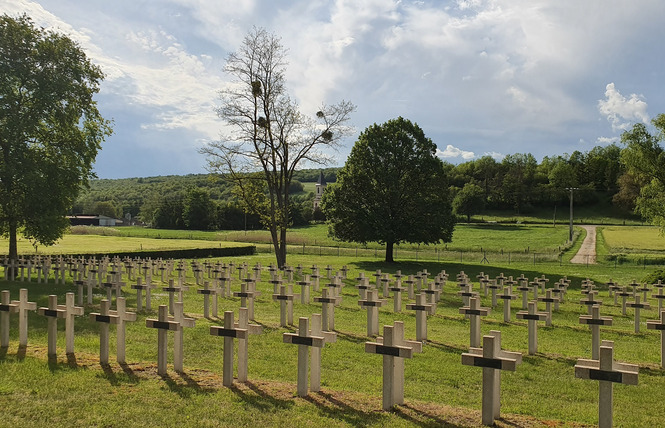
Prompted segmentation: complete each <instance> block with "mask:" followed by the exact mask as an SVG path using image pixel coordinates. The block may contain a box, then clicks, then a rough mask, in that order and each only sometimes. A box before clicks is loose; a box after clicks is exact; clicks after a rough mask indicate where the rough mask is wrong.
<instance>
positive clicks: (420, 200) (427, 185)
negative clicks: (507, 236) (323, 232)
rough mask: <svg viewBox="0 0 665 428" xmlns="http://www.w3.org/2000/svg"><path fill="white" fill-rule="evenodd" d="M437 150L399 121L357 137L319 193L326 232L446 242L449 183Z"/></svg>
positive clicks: (389, 256) (360, 238) (389, 245)
mask: <svg viewBox="0 0 665 428" xmlns="http://www.w3.org/2000/svg"><path fill="white" fill-rule="evenodd" d="M435 154H436V145H435V144H434V143H433V142H432V140H430V139H429V138H427V137H426V136H425V133H424V132H423V130H422V129H421V128H420V127H419V126H418V125H417V124H414V123H412V122H411V121H409V120H407V119H404V118H402V117H399V118H397V119H393V120H390V121H388V122H386V123H384V124H382V125H376V124H374V125H372V126H370V127H368V128H367V129H365V131H363V133H361V134H360V136H359V137H358V141H356V143H355V145H354V146H353V149H352V150H351V154H350V155H349V157H348V159H347V161H346V164H345V165H344V167H343V168H342V169H341V170H340V171H339V172H338V174H337V182H336V183H335V184H332V185H329V186H328V189H327V190H326V191H325V193H324V194H323V200H322V210H323V212H324V213H325V215H326V217H327V219H328V221H329V225H330V233H331V234H332V235H333V236H334V237H336V238H338V239H341V240H344V241H352V242H360V243H366V242H370V241H378V242H380V243H385V244H386V257H385V259H386V261H387V262H392V261H394V257H393V247H394V245H395V244H399V243H400V242H410V243H418V242H421V243H425V244H428V243H436V242H440V241H444V242H450V240H451V239H452V232H453V227H454V217H453V215H452V211H451V206H450V201H449V196H448V181H447V177H446V174H445V170H444V166H443V162H442V161H441V160H440V159H439V158H437V157H436V155H435Z"/></svg>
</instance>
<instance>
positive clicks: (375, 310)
mask: <svg viewBox="0 0 665 428" xmlns="http://www.w3.org/2000/svg"><path fill="white" fill-rule="evenodd" d="M366 296H367V298H366V299H365V300H359V301H358V305H360V307H361V308H363V309H367V336H370V337H371V336H377V335H378V334H379V307H381V306H383V305H384V303H386V301H385V300H381V299H379V298H378V291H377V290H374V289H371V290H367V293H366Z"/></svg>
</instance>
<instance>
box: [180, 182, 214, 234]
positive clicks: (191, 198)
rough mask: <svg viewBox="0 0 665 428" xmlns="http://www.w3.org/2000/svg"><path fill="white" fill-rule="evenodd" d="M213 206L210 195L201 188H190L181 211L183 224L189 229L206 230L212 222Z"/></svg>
mask: <svg viewBox="0 0 665 428" xmlns="http://www.w3.org/2000/svg"><path fill="white" fill-rule="evenodd" d="M214 212H215V207H214V205H213V203H212V201H211V200H210V195H209V194H208V192H206V191H205V190H203V189H191V190H190V191H189V192H188V193H187V198H186V200H185V206H184V209H183V212H182V215H183V219H184V223H185V226H186V227H187V229H189V230H208V229H210V227H211V226H212V225H213V222H214Z"/></svg>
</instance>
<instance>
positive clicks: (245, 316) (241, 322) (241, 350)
mask: <svg viewBox="0 0 665 428" xmlns="http://www.w3.org/2000/svg"><path fill="white" fill-rule="evenodd" d="M233 327H234V328H241V329H245V330H247V332H248V333H249V334H250V335H252V334H261V333H263V327H262V326H260V325H259V324H250V323H249V311H248V309H247V308H239V309H238V321H237V322H236V323H234V324H233ZM248 343H249V339H248V338H245V339H238V382H247V371H248V370H247V361H248V353H247V348H248Z"/></svg>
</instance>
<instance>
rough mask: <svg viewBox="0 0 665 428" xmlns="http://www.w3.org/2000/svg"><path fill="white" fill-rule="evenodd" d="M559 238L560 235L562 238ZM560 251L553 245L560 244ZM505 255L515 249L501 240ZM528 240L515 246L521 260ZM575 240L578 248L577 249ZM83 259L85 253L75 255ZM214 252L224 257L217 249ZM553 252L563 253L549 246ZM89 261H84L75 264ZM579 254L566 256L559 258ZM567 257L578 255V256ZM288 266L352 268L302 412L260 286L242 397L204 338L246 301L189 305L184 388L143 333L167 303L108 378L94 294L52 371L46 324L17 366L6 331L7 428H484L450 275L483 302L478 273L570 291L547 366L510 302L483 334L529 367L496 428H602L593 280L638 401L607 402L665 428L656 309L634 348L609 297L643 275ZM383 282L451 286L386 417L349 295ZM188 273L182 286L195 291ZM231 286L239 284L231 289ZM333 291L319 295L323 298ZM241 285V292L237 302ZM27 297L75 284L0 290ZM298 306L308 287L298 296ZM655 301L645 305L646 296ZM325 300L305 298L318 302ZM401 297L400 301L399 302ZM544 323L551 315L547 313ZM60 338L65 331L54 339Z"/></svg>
mask: <svg viewBox="0 0 665 428" xmlns="http://www.w3.org/2000/svg"><path fill="white" fill-rule="evenodd" d="M560 229H563V228H560ZM556 239H557V240H558V238H556ZM506 241H507V242H511V241H512V240H511V239H508V240H506ZM518 242H521V243H523V242H524V241H523V238H517V239H515V245H517V243H518ZM580 242H581V239H578V240H577V243H576V246H579V243H580ZM79 245H81V244H79ZM215 245H219V243H215ZM554 245H558V241H554V242H553V243H551V244H550V246H554ZM85 249H86V248H82V247H79V251H80V252H86V251H83V250H85ZM574 252H575V247H573V248H571V249H570V250H568V251H567V253H566V257H568V258H569V257H570V256H571V255H572V254H574ZM571 253H572V254H571ZM230 260H234V261H235V262H242V261H246V262H248V263H249V264H250V266H252V265H254V264H255V263H257V262H260V263H261V264H262V265H263V266H268V265H269V264H270V263H271V262H273V257H272V256H271V255H268V254H259V255H256V256H250V257H236V258H231V259H229V258H225V259H222V260H221V261H222V262H228V261H230ZM289 263H290V264H291V265H293V266H295V265H297V264H302V265H303V266H304V267H305V271H306V272H309V269H308V268H309V267H310V266H311V265H312V264H313V263H315V264H317V265H318V266H319V268H320V269H321V270H322V273H323V274H324V275H325V270H324V268H325V267H326V266H327V265H331V266H332V267H333V269H334V271H337V270H339V269H340V268H341V267H342V266H343V265H346V266H348V267H349V269H350V270H349V273H348V278H349V279H347V280H346V281H344V284H345V286H344V288H342V296H343V301H342V303H341V305H340V306H338V307H336V308H335V310H334V312H335V330H336V331H337V333H338V338H337V342H335V343H330V344H326V345H325V347H324V348H323V349H322V376H321V379H322V390H321V392H319V393H310V394H309V395H308V396H307V397H305V398H297V397H296V370H297V368H296V367H297V363H296V355H297V351H296V349H295V347H293V346H292V345H288V344H284V343H283V341H282V334H283V333H285V332H294V331H295V328H294V327H293V326H289V327H280V326H279V325H280V309H279V303H278V302H275V301H273V299H272V298H271V295H272V293H273V286H272V284H269V283H268V282H267V280H268V278H269V277H268V274H267V272H265V271H264V272H263V274H262V281H261V282H259V283H258V284H257V289H258V290H259V291H261V292H262V295H261V296H259V297H258V298H257V300H256V305H255V311H256V316H255V319H256V322H257V323H259V324H261V325H262V326H263V334H259V335H252V336H251V337H250V339H249V375H248V378H249V382H248V383H246V384H243V383H238V382H236V383H235V384H234V386H233V387H231V388H226V387H223V386H222V348H223V345H222V343H223V341H222V340H221V339H220V338H215V337H212V336H210V334H209V327H210V326H214V325H222V323H223V312H224V311H225V310H232V311H234V312H235V314H236V317H237V314H238V308H239V306H240V299H239V298H235V297H233V298H220V300H219V310H218V314H219V316H220V318H210V319H205V318H204V317H203V297H202V295H201V294H197V290H196V287H191V288H190V290H189V291H186V292H185V293H184V307H185V313H186V314H187V315H188V316H190V317H193V318H195V319H196V326H195V327H194V328H188V329H186V330H185V332H184V373H177V372H175V371H174V370H173V366H172V363H173V361H172V357H173V355H172V341H173V338H172V337H170V338H169V370H168V373H167V375H165V376H159V375H158V374H157V334H156V332H155V331H154V330H152V329H148V328H146V327H145V319H146V318H154V317H155V314H156V308H157V306H158V305H160V304H168V293H166V292H162V291H160V289H156V290H155V291H153V294H152V296H153V310H152V312H150V313H148V312H145V311H143V312H139V313H138V319H137V321H136V322H130V323H127V334H126V337H127V344H126V352H127V355H126V361H127V363H126V364H122V365H119V364H117V363H116V361H115V340H114V339H115V327H113V326H112V327H111V341H110V342H111V345H110V346H111V352H110V353H111V358H110V365H108V366H102V365H100V363H99V325H98V324H97V323H95V322H94V321H90V320H89V319H88V317H87V314H88V313H91V312H98V311H99V305H100V301H101V299H103V298H105V293H104V292H103V291H101V290H96V292H95V293H96V294H95V299H94V303H93V305H92V306H86V309H85V313H86V316H84V317H77V319H76V327H75V346H76V348H75V353H74V354H73V355H70V356H66V355H65V344H64V342H65V338H64V331H63V330H64V325H59V326H58V330H59V337H58V343H57V346H58V360H57V362H51V363H49V362H48V359H47V355H46V354H47V339H46V324H47V322H46V319H45V317H43V316H40V315H38V314H37V313H34V312H30V313H29V315H28V316H29V331H28V335H29V337H28V346H27V348H26V349H25V350H18V331H17V330H18V328H17V323H18V321H17V320H16V318H17V317H16V316H11V318H10V344H9V347H8V348H2V349H0V405H1V406H2V409H3V419H2V422H0V426H17V425H19V424H20V425H22V426H44V425H48V426H67V425H72V424H76V425H78V426H138V425H140V426H174V425H181V426H256V425H265V426H442V425H443V426H445V425H449V426H479V425H480V400H481V385H482V382H481V376H482V375H481V371H480V370H478V369H477V368H474V367H468V366H463V365H462V364H461V359H460V358H461V357H460V355H461V354H462V353H463V352H467V351H468V350H469V321H468V320H466V319H465V318H464V315H460V314H459V308H460V307H461V306H462V299H461V298H460V297H459V296H457V292H458V291H459V287H458V285H457V282H456V281H455V279H454V277H455V275H456V274H457V273H458V272H460V271H464V272H466V273H467V274H468V276H469V277H470V279H471V280H472V282H473V284H474V290H478V281H477V279H476V275H478V274H479V273H480V272H481V271H483V272H484V273H486V274H488V275H489V276H490V278H494V277H496V276H497V275H499V274H500V273H503V274H504V275H506V276H508V275H512V276H513V277H518V276H519V275H520V274H524V275H525V276H526V277H528V278H529V279H533V278H535V277H539V276H541V275H543V274H544V275H545V276H546V277H548V278H549V279H550V283H549V284H550V285H551V284H552V283H554V282H556V281H557V280H558V279H559V278H561V277H563V276H564V275H566V276H568V278H569V279H570V280H571V286H570V288H569V292H568V294H567V296H566V301H565V303H563V304H562V305H561V308H560V310H559V312H555V313H553V318H552V327H545V326H544V325H541V326H539V327H540V328H539V334H538V336H539V337H538V339H539V340H538V342H539V346H538V352H537V353H536V354H535V355H528V354H527V342H528V340H527V337H528V334H527V328H526V321H521V320H517V319H515V316H514V315H513V317H512V320H511V322H510V323H504V322H503V311H502V302H499V303H498V305H497V306H496V307H495V308H494V309H493V310H492V311H491V312H490V314H489V316H487V317H484V318H483V320H482V322H481V329H482V333H483V334H487V333H489V331H490V330H500V331H501V334H502V344H501V346H502V349H505V350H509V351H518V352H521V353H522V354H523V363H522V364H521V365H520V366H518V368H517V370H516V371H515V372H512V373H504V374H503V375H502V376H501V378H502V384H501V403H502V407H501V414H502V418H501V419H499V420H498V421H497V423H498V425H500V426H557V425H566V426H584V425H593V424H595V423H596V422H597V417H598V416H597V412H598V384H597V383H596V382H589V381H586V380H581V379H576V378H575V376H574V368H573V366H574V365H575V363H576V362H577V359H578V358H591V334H590V332H589V329H588V327H586V326H583V325H580V324H579V321H578V317H579V316H580V315H584V314H586V313H587V309H586V307H585V306H584V305H582V304H580V299H582V298H583V297H584V296H583V295H582V293H581V289H580V284H581V282H582V281H583V280H584V279H586V278H591V279H593V280H594V281H595V282H596V284H597V285H598V286H599V287H598V288H599V289H600V295H599V296H598V297H599V298H600V300H602V301H603V304H602V306H601V309H600V312H601V315H602V316H610V317H612V318H613V320H614V323H613V325H612V326H611V327H603V328H602V329H601V331H602V333H601V335H602V339H604V340H613V341H614V343H615V345H614V348H615V359H616V360H617V361H623V362H629V363H633V364H638V365H639V366H640V375H639V384H638V385H637V386H624V385H617V386H616V387H615V388H614V419H615V424H616V425H618V426H635V427H638V426H639V427H643V426H659V425H662V420H663V418H664V417H665V408H664V407H663V406H662V399H661V398H662V390H663V388H664V387H665V376H664V375H665V372H664V371H663V370H661V369H660V346H659V345H660V334H659V333H657V332H654V331H653V330H647V329H646V325H645V324H646V320H651V319H657V318H658V315H657V310H656V308H657V307H658V305H657V303H656V302H655V299H653V300H651V303H652V309H650V310H643V311H642V313H641V318H642V323H643V325H642V329H641V331H640V333H635V332H634V328H633V319H634V318H633V310H632V309H628V311H627V314H626V315H625V316H624V315H622V311H621V306H620V301H619V305H618V306H615V305H614V302H613V299H612V298H610V297H608V292H607V287H606V286H604V285H601V284H604V283H606V282H608V281H610V278H611V279H612V280H613V281H615V282H618V283H620V284H622V285H627V284H629V283H630V282H632V281H633V280H637V281H640V280H641V279H642V278H643V277H644V275H645V274H646V273H648V272H649V271H650V270H649V268H646V269H645V268H644V267H643V266H639V265H631V266H628V265H626V266H622V265H619V266H618V267H617V268H615V267H614V266H613V265H612V264H610V263H601V264H599V265H589V266H586V265H570V264H567V263H563V264H562V265H561V266H559V264H558V263H542V264H537V265H534V264H532V263H531V262H529V261H527V262H515V261H513V262H511V263H510V264H500V263H492V264H490V265H487V264H480V263H479V260H476V261H469V262H463V263H459V262H445V263H438V262H435V261H418V262H416V261H413V260H411V261H405V262H398V263H396V264H391V265H388V264H384V263H382V262H379V261H377V260H376V259H375V258H372V257H369V258H367V257H366V258H363V257H360V258H356V257H337V256H325V255H324V256H314V255H311V254H310V255H298V254H294V255H291V256H289ZM377 269H381V270H382V272H390V273H394V272H395V271H396V270H397V269H400V270H401V272H402V274H415V273H416V272H417V271H421V270H423V269H427V270H428V272H430V273H432V274H433V275H435V274H436V273H438V272H440V271H441V270H445V271H446V272H447V273H448V274H449V275H450V278H449V280H448V281H447V283H446V285H445V286H444V289H443V294H442V296H441V300H440V302H439V304H438V305H437V311H436V313H435V314H434V315H430V316H429V317H428V342H427V344H426V345H425V346H423V352H422V353H420V354H416V355H414V357H413V358H412V359H409V360H407V361H406V363H405V368H406V374H405V379H406V380H405V405H403V406H398V407H397V408H396V409H395V410H394V411H391V412H384V411H382V410H381V388H382V387H381V383H382V369H381V357H379V356H377V355H372V354H366V353H365V352H364V343H365V342H366V341H373V338H369V337H367V336H366V328H365V327H366V317H367V311H366V310H364V309H362V308H360V307H359V306H358V303H357V301H358V291H357V289H356V288H355V285H356V284H357V281H355V279H352V278H356V277H357V276H358V273H359V272H361V271H362V272H365V275H366V276H368V277H370V278H371V279H370V282H373V281H372V280H373V277H372V276H371V275H372V274H373V273H374V272H375V271H376V270H377ZM191 275H192V274H191V270H190V272H189V276H188V278H187V282H188V283H190V285H192V284H193V283H194V279H193V277H192V276H191ZM236 278H237V277H236ZM326 282H327V281H326V280H325V279H322V280H321V284H322V285H323V284H325V283H326ZM239 284H240V282H239V281H238V280H237V279H236V280H234V282H233V284H232V288H233V290H234V291H238V290H239ZM20 288H28V289H29V300H31V301H34V302H36V303H37V306H46V304H47V299H48V295H49V294H57V295H58V296H59V303H62V302H63V301H64V294H65V293H66V292H76V287H74V286H72V284H71V281H69V282H68V283H67V284H66V285H54V284H53V283H50V284H37V283H36V282H34V279H33V282H31V283H29V284H28V283H27V282H6V281H0V289H2V290H10V292H11V296H12V299H17V298H18V290H19V289H20ZM294 291H295V292H296V293H297V292H299V291H300V290H299V287H298V286H296V287H295V290H294ZM649 294H651V292H650V293H649ZM124 295H125V296H126V298H127V307H128V309H130V310H135V308H136V300H135V299H136V293H135V292H134V291H133V290H130V289H129V284H128V285H127V286H126V287H125V292H124ZM318 295H320V293H316V292H312V297H314V296H318ZM391 296H392V294H391ZM481 296H482V302H481V306H485V307H490V306H491V297H490V296H488V297H484V296H483V295H482V293H481ZM407 303H410V302H408V301H407V299H406V298H404V301H403V307H402V311H401V312H399V313H395V312H394V311H393V305H392V297H390V298H388V303H387V304H386V305H384V306H383V307H381V308H380V309H379V325H380V326H382V325H385V324H392V323H393V321H403V322H404V323H405V328H406V337H407V338H408V339H415V316H414V314H413V312H412V311H408V310H406V304H407ZM511 306H512V311H513V314H515V313H516V312H517V311H518V310H520V309H521V299H517V300H514V301H512V303H511ZM539 309H540V310H543V309H544V304H543V303H541V304H539ZM313 313H321V305H320V304H318V303H315V302H312V303H310V304H301V303H300V300H299V299H296V300H295V302H294V318H295V324H297V319H298V317H300V316H310V315H311V314H313ZM59 324H64V323H62V322H61V323H59Z"/></svg>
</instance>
